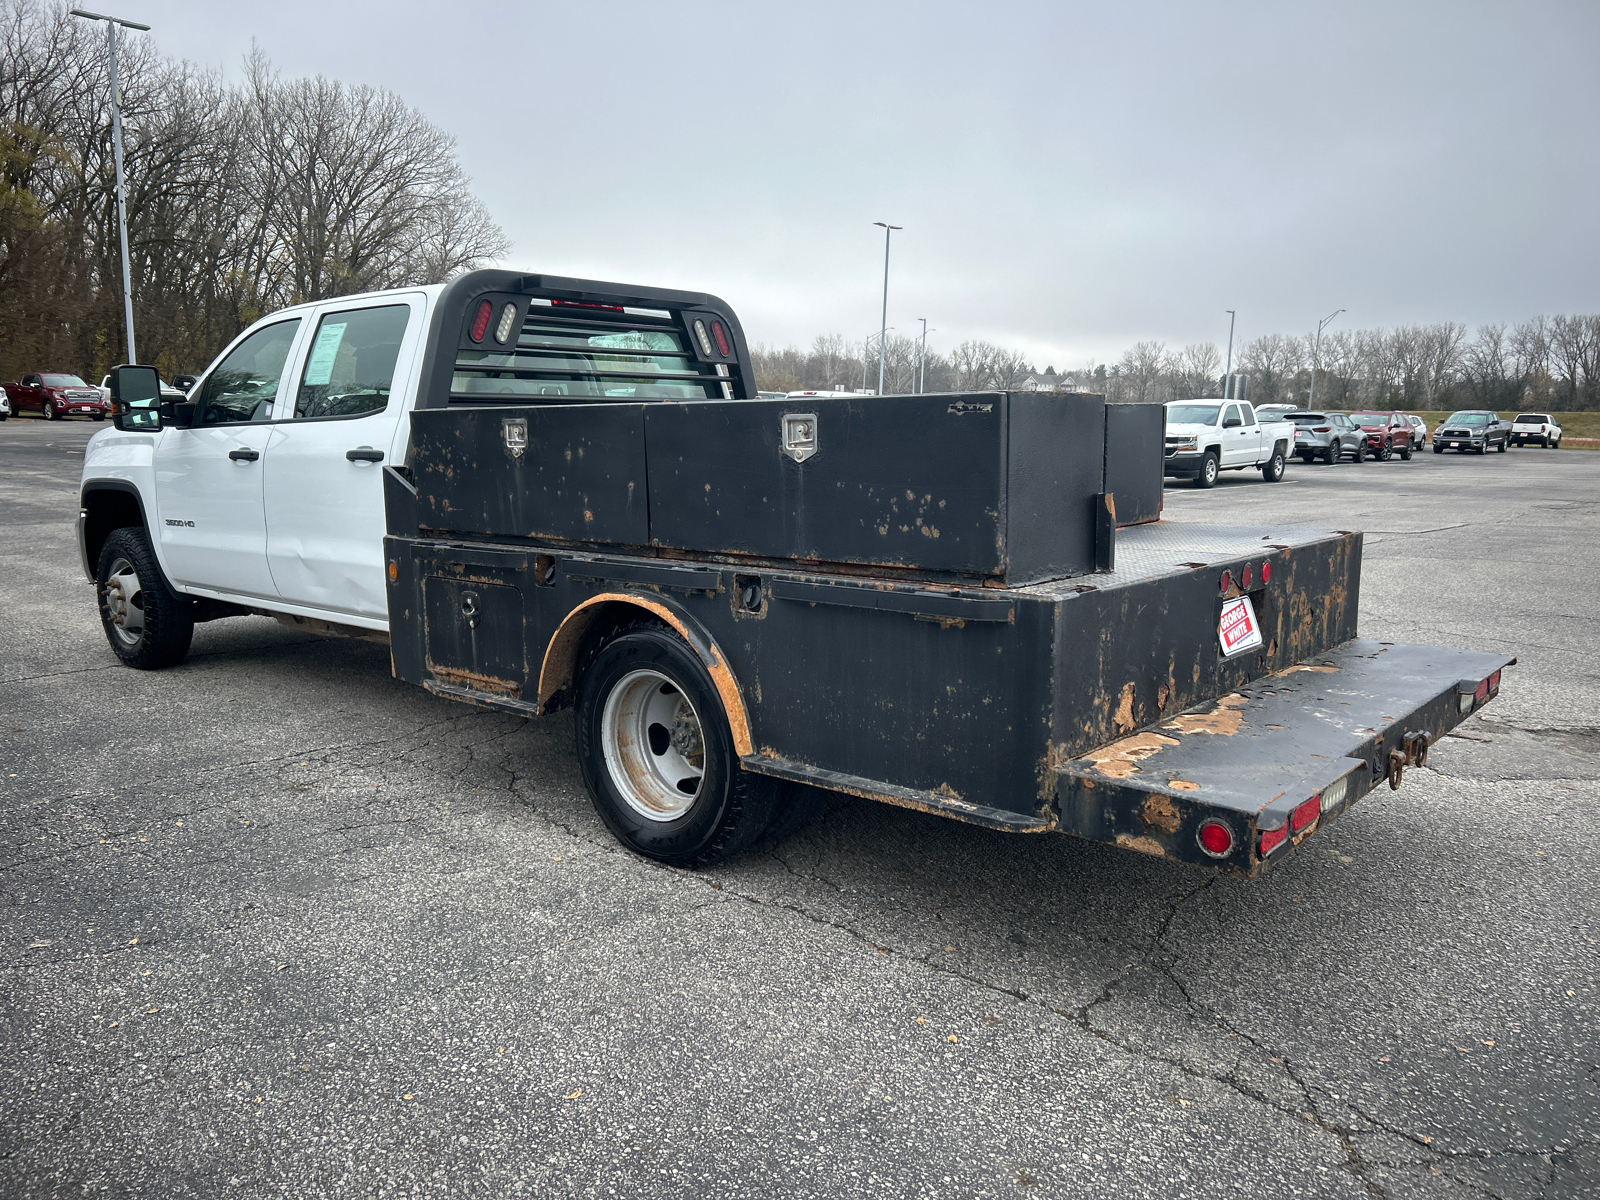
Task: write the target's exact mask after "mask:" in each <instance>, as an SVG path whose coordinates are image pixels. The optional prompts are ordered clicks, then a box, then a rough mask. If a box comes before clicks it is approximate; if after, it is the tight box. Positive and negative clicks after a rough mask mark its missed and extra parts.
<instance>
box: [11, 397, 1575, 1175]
mask: <svg viewBox="0 0 1600 1200" xmlns="http://www.w3.org/2000/svg"><path fill="white" fill-rule="evenodd" d="M97 428H99V426H94V425H90V424H87V423H71V424H66V425H45V424H44V423H43V422H36V421H26V420H14V421H11V422H8V423H6V424H5V425H4V426H0V466H3V468H4V469H3V471H0V496H3V497H4V505H3V507H0V513H3V514H4V516H3V517H0V521H3V522H4V525H5V537H4V540H3V542H0V555H3V558H4V572H3V580H4V582H3V583H0V588H3V590H4V594H5V597H6V602H7V609H8V611H9V612H10V613H11V614H12V621H11V623H10V631H9V636H8V638H7V641H6V647H5V651H4V654H3V656H0V696H3V700H0V720H3V722H4V725H3V728H4V729H5V731H6V735H5V741H4V743H3V745H4V747H5V751H4V755H3V757H0V798H3V808H0V934H3V941H0V955H3V958H4V971H5V988H4V992H3V995H0V1011H3V1014H4V1028H5V1037H4V1043H3V1051H0V1194H5V1195H18V1196H21V1195H26V1196H30V1197H54V1196H61V1197H65V1196H73V1197H80V1196H96V1197H143V1196H152V1197H155V1196H159V1197H212V1196H217V1197H231V1196H240V1197H246V1196H263V1197H266V1196H295V1197H306V1196H339V1197H343V1196H361V1197H374V1196H412V1195H418V1196H430V1197H432V1196H486V1197H488V1196H495V1197H500V1196H515V1195H530V1196H533V1195H538V1196H568V1195H571V1196H588V1195H613V1194H614V1195H624V1196H625V1195H637V1196H646V1195H647V1196H652V1197H654V1196H702V1195H717V1196H726V1197H744V1196H751V1197H756V1196H760V1197H771V1196H857V1195H873V1196H878V1195H885V1194H893V1195H902V1196H930V1197H957V1196H959V1197H967V1196H970V1197H990V1196H1028V1195H1037V1196H1058V1195H1059V1196H1086V1197H1101V1196H1104V1197H1145V1196H1148V1197H1163V1198H1165V1197H1186V1196H1194V1197H1212V1196H1217V1195H1236V1194H1253V1195H1262V1196H1317V1197H1321V1196H1328V1197H1393V1198H1395V1200H1401V1198H1410V1197H1418V1198H1422V1197H1427V1198H1435V1197H1446V1198H1447V1197H1506V1198H1510V1197H1547V1198H1550V1200H1556V1198H1566V1197H1574V1196H1582V1195H1596V1194H1600V1044H1597V1043H1600V1037H1597V1032H1596V1020H1595V1011H1596V1007H1597V987H1596V982H1597V980H1596V963H1597V957H1600V955H1597V950H1600V947H1597V944H1596V938H1597V937H1600V920H1597V911H1596V910H1597V906H1600V901H1597V895H1600V891H1597V889H1596V887H1595V869H1594V865H1593V864H1594V863H1595V862H1596V848H1597V847H1596V842H1597V837H1596V833H1595V826H1596V818H1597V817H1600V811H1597V798H1600V729H1597V726H1600V703H1597V701H1600V657H1597V656H1596V654H1595V652H1594V645H1595V633H1596V621H1597V616H1596V609H1595V605H1594V601H1593V596H1594V595H1595V593H1596V590H1597V584H1600V550H1597V549H1596V546H1595V544H1594V540H1593V533H1594V530H1595V529H1596V520H1595V517H1596V509H1597V507H1600V503H1597V501H1596V500H1595V497H1596V496H1600V454H1585V453H1581V452H1565V451H1564V452H1549V453H1541V452H1539V451H1535V450H1527V451H1513V452H1511V453H1509V454H1505V455H1491V456H1489V457H1487V458H1485V459H1477V458H1465V459H1462V458H1458V457H1456V456H1450V455H1447V456H1444V457H1443V458H1435V457H1434V456H1433V455H1431V454H1428V455H1424V456H1422V457H1421V458H1418V459H1416V460H1413V461H1412V462H1410V463H1402V462H1398V461H1396V462H1392V463H1387V464H1380V463H1367V464H1363V465H1360V466H1357V465H1355V464H1344V465H1340V466H1336V467H1321V466H1300V465H1298V464H1296V465H1293V466H1291V467H1290V471H1289V474H1288V476H1287V478H1286V480H1285V482H1284V483H1283V484H1280V485H1277V486H1269V485H1266V484H1263V483H1261V482H1260V480H1259V476H1257V475H1255V474H1254V473H1251V474H1250V475H1248V476H1245V475H1225V476H1224V479H1223V481H1222V483H1221V484H1220V485H1219V486H1218V487H1217V489H1216V490H1215V491H1213V492H1199V491H1195V490H1192V489H1189V488H1178V487H1172V488H1169V489H1168V492H1167V506H1168V507H1167V512H1168V515H1169V516H1176V517H1182V518H1190V519H1193V518H1200V519H1205V518H1215V519H1218V520H1226V521H1227V522H1229V523H1238V522H1241V521H1249V520H1251V519H1252V517H1257V516H1259V517H1262V518H1265V517H1267V516H1269V515H1270V516H1271V517H1273V518H1274V519H1280V520H1282V519H1287V520H1300V521H1304V522H1306V523H1317V524H1331V525H1334V526H1337V527H1340V528H1354V529H1371V530H1381V531H1383V532H1379V533H1374V534H1372V536H1371V537H1369V539H1368V543H1367V552H1366V564H1365V570H1364V574H1363V581H1362V628H1361V632H1362V634H1363V635H1366V636H1375V637H1380V638H1393V639H1396V640H1419V641H1428V640H1432V641H1440V642H1446V643H1456V644H1461V645H1466V646H1474V647H1480V648H1483V649H1503V650H1505V651H1507V652H1508V653H1512V654H1516V655H1518V656H1519V657H1520V660H1521V662H1520V665H1519V666H1518V667H1516V668H1513V669H1512V670H1511V671H1509V672H1508V674H1507V680H1506V683H1505V685H1504V688H1503V690H1502V693H1501V696H1500V699H1499V700H1498V701H1496V702H1495V703H1494V704H1493V705H1491V706H1490V707H1489V708H1488V709H1487V710H1486V712H1485V714H1484V715H1483V716H1481V717H1480V718H1478V719H1475V720H1473V721H1471V722H1469V723H1468V724H1467V725H1464V726H1463V727H1462V728H1461V730H1460V731H1459V732H1460V734H1461V735H1462V736H1460V737H1452V738H1449V739H1446V740H1445V741H1443V742H1441V743H1440V744H1439V745H1438V746H1437V747H1436V748H1435V749H1434V751H1433V753H1432V755H1431V756H1430V760H1429V766H1428V768H1427V769H1424V770H1415V771H1411V772H1408V773H1407V775H1406V779H1405V783H1404V786H1403V787H1402V788H1401V789H1400V790H1399V791H1398V792H1389V791H1388V790H1387V789H1385V790H1383V791H1381V792H1375V793H1373V795H1372V796H1370V797H1369V798H1367V799H1366V800H1364V801H1363V802H1362V803H1361V804H1359V805H1357V807H1356V808H1355V809H1354V810H1352V812H1351V813H1350V814H1349V815H1347V816H1346V817H1344V818H1342V819H1341V820H1340V821H1338V822H1337V823H1335V824H1334V825H1333V826H1331V827H1330V828H1329V829H1328V830H1326V831H1324V832H1322V833H1319V834H1318V835H1317V837H1316V839H1314V840H1313V841H1312V842H1310V843H1308V845H1307V847H1306V849H1305V850H1304V851H1302V852H1301V853H1300V854H1298V855H1297V856H1296V857H1295V858H1294V859H1293V860H1292V861H1291V862H1289V863H1288V865H1287V866H1286V867H1285V868H1284V869H1282V870H1279V871H1277V872H1274V874H1273V875H1272V876H1271V877H1269V878H1267V879H1265V880H1261V881H1257V882H1254V883H1245V882H1242V881H1238V880H1232V879H1222V878H1213V877H1210V876H1206V875H1204V874H1201V873H1199V872H1196V871H1194V870H1192V869H1189V868H1184V867H1180V866H1177V865H1173V864H1169V863H1165V862H1159V861H1154V860H1151V859H1147V858H1142V857H1140V856H1137V855H1133V854H1129V853H1126V852H1123V851H1119V850H1116V849H1112V848H1109V847H1106V846H1100V845H1094V844H1089V843H1085V842H1080V841H1076V840H1074V839H1071V838H1067V837H1060V836H1042V837H1025V836H1017V835H1009V836H1008V835H1004V834H998V833H992V832H988V831H985V830H980V829H975V828H969V827H966V826H962V825H958V824H955V823H952V822H949V821H946V820H942V819H940V818H937V817H932V816H928V815H925V814H921V813H916V812H910V811H906V810H902V809H896V808H889V807H885V806H881V805H876V804H873V803H870V802H867V801H859V800H854V799H850V798H844V797H840V798H838V799H835V800H832V801H830V803H829V805H828V806H827V808H826V811H825V812H824V813H823V815H822V816H820V817H819V818H818V819H817V820H816V821H815V822H814V823H812V824H811V825H810V826H808V827H807V828H806V829H804V830H802V831H801V832H800V833H799V834H797V835H795V836H794V837H792V838H790V839H788V840H787V841H786V842H784V843H782V844H780V845H777V846H769V847H766V848H763V849H762V850H760V851H758V852H755V853H751V854H748V855H746V856H744V857H742V858H740V859H737V860H735V861H733V862H731V863H728V864H725V865H723V866H721V867H719V868H717V869H714V870H708V871H699V872H688V871H676V870H669V869H665V868H662V867H659V866H656V865H653V864H650V863H647V862H644V861H641V860H639V859H637V858H635V857H633V856H632V855H630V854H628V853H626V852H625V851H623V850H622V849H621V848H620V847H619V846H617V845H616V844H615V843H614V842H613V841H612V840H611V838H610V836H609V835H608V834H607V833H606V831H605V829H604V827H603V826H602V825H601V824H600V822H599V820H598V818H597V817H596V816H595V815H594V812H593V810H592V809H591V808H590V806H589V803H588V800H587V798H586V797H585V795H584V793H583V789H582V785H581V782H580V780H579V777H578V773H577V770H576V766H575V764H574V762H573V760H572V757H571V754H570V751H569V747H570V744H571V740H572V728H571V723H570V720H569V719H568V718H567V717H565V716H561V717H555V718H550V719H548V720H545V721H539V722H530V721H524V720H521V719H518V718H515V717H511V716H507V715H503V714H497V713H492V712H483V711H478V710H474V709H471V708H467V707H465V706H461V705H456V704H453V703H451V702H448V701H445V700H442V699H438V698H435V697H432V696H430V695H428V694H427V693H425V692H422V691H421V690H420V689H416V688H412V687H409V686H405V685H401V684H398V683H396V682H395V681H394V680H393V679H391V678H390V676H389V672H388V660H387V654H386V652H385V651H384V650H383V649H382V648H381V647H377V646H372V645H367V644H362V643H354V642H339V641H325V640H320V639H316V638H309V637H307V636H306V635H304V634H301V633H295V632H292V631H290V630H286V629H283V628H281V627H279V626H278V625H276V624H275V623H272V622H270V621H266V620H264V619H258V618H242V619H236V620H229V621H221V622H216V623H213V624H210V625H205V626H201V627H200V628H199V629H198V630H197V631H196V636H195V645H194V652H193V653H192V654H191V656H190V658H189V660H188V661H187V662H186V663H185V664H184V665H183V666H181V667H179V668H176V669H174V670H170V671H165V672H155V673H140V672H135V671H131V670H128V669H126V668H123V667H121V666H120V665H118V664H117V663H116V661H115V659H114V658H113V656H112V654H111V652H110V650H109V648H107V646H106V645H105V643H104V639H103V636H102V634H101V633H100V630H99V627H98V622H97V620H96V618H95V614H94V607H93V599H92V593H91V591H90V589H89V587H88V585H87V584H86V583H85V582H84V581H83V579H82V576H81V573H80V571H79V568H78V565H77V561H76V548H75V545H74V540H73V532H72V519H73V515H74V513H75V510H76V508H75V506H76V501H75V492H76V480H77V477H78V471H79V468H80V463H81V448H82V444H83V442H84V441H85V440H87V437H88V435H89V434H90V433H92V432H93V431H94V430H95V429H97Z"/></svg>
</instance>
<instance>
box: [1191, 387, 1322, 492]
mask: <svg viewBox="0 0 1600 1200" xmlns="http://www.w3.org/2000/svg"><path fill="white" fill-rule="evenodd" d="M1270 416H1272V417H1273V418H1274V419H1270V420H1267V421H1263V420H1261V419H1260V418H1259V417H1257V416H1256V412H1255V410H1254V409H1253V408H1251V407H1250V405H1249V404H1247V403H1246V402H1245V401H1243V400H1215V399H1213V400H1169V401H1168V402H1167V449H1166V455H1167V457H1166V469H1165V473H1166V474H1168V475H1174V476H1177V477H1178V478H1180V479H1185V478H1186V479H1192V480H1194V485H1195V487H1202V488H1208V487H1212V486H1213V485H1215V484H1216V482H1217V474H1218V473H1219V472H1221V471H1243V470H1244V469H1245V468H1247V467H1260V468H1261V477H1262V478H1263V479H1265V480H1266V481H1267V482H1268V483H1277V482H1278V481H1279V480H1280V479H1282V478H1283V466H1284V463H1285V462H1287V461H1288V458H1289V451H1290V448H1291V447H1292V446H1293V445H1294V425H1293V424H1292V423H1291V422H1289V421H1284V420H1280V419H1276V414H1270Z"/></svg>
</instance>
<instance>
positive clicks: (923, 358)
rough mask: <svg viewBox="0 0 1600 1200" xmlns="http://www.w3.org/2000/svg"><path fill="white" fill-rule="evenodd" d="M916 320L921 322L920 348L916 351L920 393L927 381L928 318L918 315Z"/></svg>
mask: <svg viewBox="0 0 1600 1200" xmlns="http://www.w3.org/2000/svg"><path fill="white" fill-rule="evenodd" d="M917 320H919V321H921V322H922V348H921V349H920V350H918V351H917V394H918V395H921V394H922V389H923V385H924V384H925V383H926V382H927V381H928V318H927V317H918V318H917ZM934 332H935V333H937V332H938V330H937V329H936V330H934Z"/></svg>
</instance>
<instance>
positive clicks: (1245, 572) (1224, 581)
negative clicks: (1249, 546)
mask: <svg viewBox="0 0 1600 1200" xmlns="http://www.w3.org/2000/svg"><path fill="white" fill-rule="evenodd" d="M1255 571H1256V569H1255V566H1254V565H1253V564H1251V563H1245V564H1244V566H1242V567H1240V568H1239V590H1240V591H1241V592H1248V591H1249V590H1250V589H1251V588H1253V587H1255V585H1256V575H1255ZM1271 581H1272V563H1271V562H1268V561H1266V560H1263V561H1262V563H1261V583H1262V586H1263V587H1264V586H1266V585H1267V584H1268V583H1270V582H1271ZM1217 586H1218V588H1219V589H1220V590H1221V592H1222V594H1223V595H1224V596H1226V595H1227V594H1228V593H1229V592H1231V591H1232V590H1233V572H1232V571H1224V572H1223V573H1222V578H1221V579H1219V580H1217Z"/></svg>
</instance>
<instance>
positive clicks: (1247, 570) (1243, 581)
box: [1239, 563, 1256, 592]
mask: <svg viewBox="0 0 1600 1200" xmlns="http://www.w3.org/2000/svg"><path fill="white" fill-rule="evenodd" d="M1255 582H1256V573H1255V570H1254V568H1252V567H1251V566H1250V564H1249V563H1246V564H1245V566H1244V570H1242V571H1240V572H1239V590H1240V591H1241V592H1248V591H1249V590H1250V589H1251V588H1252V587H1253V586H1255Z"/></svg>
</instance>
